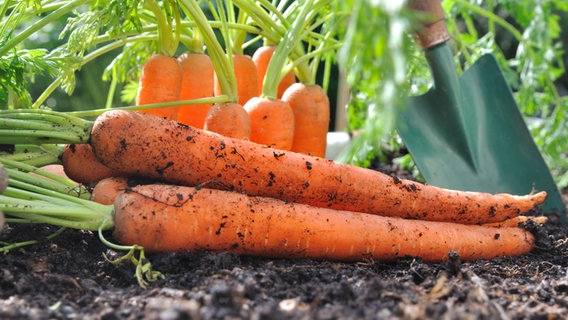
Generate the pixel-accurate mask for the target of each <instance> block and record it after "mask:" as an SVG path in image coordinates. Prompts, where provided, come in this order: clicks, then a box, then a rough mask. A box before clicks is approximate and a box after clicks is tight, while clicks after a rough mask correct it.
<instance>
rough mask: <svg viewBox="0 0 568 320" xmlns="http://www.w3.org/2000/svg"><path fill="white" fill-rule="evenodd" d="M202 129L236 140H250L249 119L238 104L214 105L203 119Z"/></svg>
mask: <svg viewBox="0 0 568 320" xmlns="http://www.w3.org/2000/svg"><path fill="white" fill-rule="evenodd" d="M204 129H205V130H207V131H211V132H215V133H218V134H221V135H223V136H225V137H231V138H236V139H245V140H248V139H250V134H251V123H250V117H249V115H248V113H247V112H246V110H245V109H244V108H243V106H242V105H241V104H239V103H231V102H227V103H216V104H214V105H213V106H212V107H211V108H210V109H209V112H208V113H207V116H206V117H205V125H204Z"/></svg>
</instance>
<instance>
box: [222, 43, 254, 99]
mask: <svg viewBox="0 0 568 320" xmlns="http://www.w3.org/2000/svg"><path fill="white" fill-rule="evenodd" d="M233 71H234V73H235V77H236V81H237V94H238V100H237V102H238V103H239V104H240V105H244V104H245V103H246V102H247V101H249V100H250V98H252V97H256V95H257V94H258V80H257V74H256V65H255V64H254V62H253V61H252V58H251V57H250V56H249V55H246V54H233ZM217 77H218V75H217V73H215V76H214V80H215V81H214V83H215V86H214V92H215V95H221V94H223V93H224V92H223V91H222V90H221V86H220V84H219V81H218V80H217Z"/></svg>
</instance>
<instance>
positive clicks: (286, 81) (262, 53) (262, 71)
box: [252, 45, 296, 99]
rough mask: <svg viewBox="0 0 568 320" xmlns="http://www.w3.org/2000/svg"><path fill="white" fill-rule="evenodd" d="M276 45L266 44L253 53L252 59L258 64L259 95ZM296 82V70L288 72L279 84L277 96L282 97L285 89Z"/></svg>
mask: <svg viewBox="0 0 568 320" xmlns="http://www.w3.org/2000/svg"><path fill="white" fill-rule="evenodd" d="M275 50H276V47H275V46H273V45H265V46H261V47H259V48H258V49H256V50H255V51H254V54H253V55H252V61H254V64H255V65H256V72H257V78H258V96H260V95H261V94H262V83H263V81H264V77H265V76H266V70H267V69H268V63H269V62H270V58H272V55H273V54H274V51H275ZM295 82H296V76H295V75H294V71H290V72H288V73H286V75H285V76H284V78H282V80H280V83H279V84H278V94H277V96H276V97H277V98H279V99H280V98H282V95H283V94H284V91H286V89H288V87H290V86H291V85H292V84H294V83H295Z"/></svg>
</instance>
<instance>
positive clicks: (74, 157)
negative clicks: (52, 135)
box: [61, 144, 122, 185]
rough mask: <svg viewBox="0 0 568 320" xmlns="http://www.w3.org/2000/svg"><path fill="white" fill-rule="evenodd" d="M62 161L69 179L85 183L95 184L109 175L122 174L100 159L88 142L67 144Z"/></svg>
mask: <svg viewBox="0 0 568 320" xmlns="http://www.w3.org/2000/svg"><path fill="white" fill-rule="evenodd" d="M61 163H62V164H63V171H64V173H65V174H66V175H67V177H68V178H69V179H71V180H73V181H75V182H79V183H83V184H85V185H92V184H95V183H97V182H98V181H100V180H102V179H104V178H107V177H113V176H120V175H122V173H120V172H119V171H117V170H113V169H111V168H109V167H107V166H105V165H104V164H102V163H101V162H100V161H98V160H97V158H96V157H95V155H94V153H93V149H92V148H91V146H90V145H88V144H69V145H66V146H65V149H64V150H63V153H62V154H61Z"/></svg>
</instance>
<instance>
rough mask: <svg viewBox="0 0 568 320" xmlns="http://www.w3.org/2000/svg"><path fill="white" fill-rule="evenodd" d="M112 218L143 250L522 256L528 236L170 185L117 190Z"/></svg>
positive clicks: (117, 232) (119, 234) (119, 235)
mask: <svg viewBox="0 0 568 320" xmlns="http://www.w3.org/2000/svg"><path fill="white" fill-rule="evenodd" d="M114 222H115V229H114V234H113V236H114V238H115V239H116V240H118V241H119V242H120V243H122V244H126V245H133V244H137V245H141V246H143V247H144V249H145V250H146V251H148V252H164V251H200V250H209V251H228V252H233V253H236V254H241V255H250V256H267V257H277V258H311V259H329V260H344V261H349V260H350V261H357V260H368V259H373V260H382V261H383V260H386V261H388V260H395V259H396V258H398V257H404V256H414V257H420V258H422V259H423V260H424V261H443V260H447V259H448V254H449V253H450V252H451V251H455V252H457V253H458V254H459V256H460V259H462V260H464V261H469V260H475V259H490V258H494V257H499V256H515V255H520V254H524V253H527V252H529V251H530V250H531V249H532V247H533V244H534V241H535V239H534V236H533V235H532V234H531V233H530V232H529V231H526V230H523V229H520V228H494V227H483V226H475V225H463V224H456V223H447V222H432V221H419V220H407V219H401V218H392V217H382V216H376V215H369V214H364V213H357V212H349V211H339V210H332V209H327V208H316V207H312V206H308V205H302V204H298V203H290V202H284V201H281V200H277V199H273V198H264V197H253V196H247V195H244V194H240V193H236V192H230V191H223V190H214V189H207V188H201V189H197V188H193V187H182V186H173V185H145V186H137V187H135V188H133V189H132V190H128V191H126V192H124V193H122V194H120V195H119V196H118V198H117V200H116V202H115V221H114Z"/></svg>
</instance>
